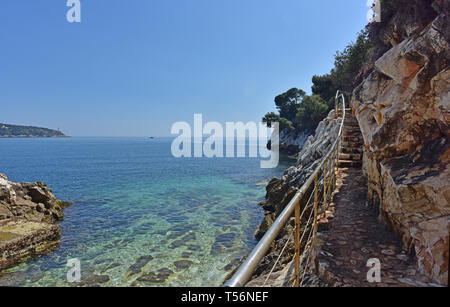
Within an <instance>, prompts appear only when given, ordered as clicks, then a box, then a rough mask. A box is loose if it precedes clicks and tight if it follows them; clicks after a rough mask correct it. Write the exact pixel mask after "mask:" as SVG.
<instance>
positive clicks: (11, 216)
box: [0, 173, 68, 270]
mask: <svg viewBox="0 0 450 307" xmlns="http://www.w3.org/2000/svg"><path fill="white" fill-rule="evenodd" d="M67 205H68V203H64V202H62V201H60V200H58V199H56V197H55V195H53V193H52V191H51V190H50V189H49V188H48V187H47V185H46V184H45V183H42V182H36V183H14V182H11V181H9V180H8V178H7V177H6V176H5V175H3V174H1V173H0V270H1V269H3V268H6V267H9V266H11V265H14V264H15V263H17V262H18V261H20V260H21V259H23V258H25V257H28V256H31V255H34V254H36V253H40V252H43V251H45V250H46V249H48V248H51V247H53V246H55V245H56V244H57V240H58V238H59V227H58V226H57V225H54V224H55V223H56V222H57V221H60V220H62V219H63V218H64V215H63V213H62V210H63V209H64V207H65V206H67Z"/></svg>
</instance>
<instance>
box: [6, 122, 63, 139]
mask: <svg viewBox="0 0 450 307" xmlns="http://www.w3.org/2000/svg"><path fill="white" fill-rule="evenodd" d="M67 137H69V136H67V135H65V134H64V133H62V132H61V131H59V130H53V129H48V128H42V127H34V126H20V125H9V124H2V123H0V138H67Z"/></svg>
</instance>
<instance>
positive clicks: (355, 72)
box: [263, 31, 371, 133]
mask: <svg viewBox="0 0 450 307" xmlns="http://www.w3.org/2000/svg"><path fill="white" fill-rule="evenodd" d="M370 47H371V44H370V41H369V37H368V31H362V32H360V33H359V34H358V37H357V39H356V41H355V42H352V43H350V44H349V45H348V46H347V47H346V48H345V49H344V50H343V51H341V52H339V51H338V52H337V53H336V55H335V62H334V68H333V69H332V70H331V71H330V73H328V74H326V75H323V76H314V77H313V78H312V82H313V86H312V89H311V90H312V94H311V95H307V94H306V92H305V91H303V90H301V89H297V88H292V89H290V90H288V91H286V92H285V93H282V94H280V95H278V96H277V97H275V105H276V106H277V109H278V111H279V114H276V113H274V112H271V113H267V114H266V115H265V116H264V118H263V122H265V123H268V125H269V126H270V124H271V123H272V122H279V123H280V130H289V131H292V132H297V133H299V132H300V131H305V130H306V131H310V132H312V131H314V130H315V128H316V127H317V125H318V124H319V122H320V121H321V120H322V119H324V118H325V117H326V116H327V114H328V113H329V112H330V110H332V109H334V97H335V94H336V91H337V90H341V91H343V92H344V95H346V98H347V101H349V99H350V96H351V93H352V91H353V90H354V89H355V87H356V86H357V85H358V83H359V82H361V81H362V79H363V77H364V76H366V75H367V72H368V69H369V67H368V66H367V65H366V63H367V62H368V59H369V50H370Z"/></svg>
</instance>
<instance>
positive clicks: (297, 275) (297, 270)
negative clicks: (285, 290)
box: [294, 201, 300, 287]
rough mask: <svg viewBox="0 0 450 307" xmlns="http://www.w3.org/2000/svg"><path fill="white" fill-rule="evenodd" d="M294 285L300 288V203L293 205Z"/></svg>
mask: <svg viewBox="0 0 450 307" xmlns="http://www.w3.org/2000/svg"><path fill="white" fill-rule="evenodd" d="M294 258H295V259H294V261H295V284H294V287H299V286H300V201H297V203H296V204H295V257H294Z"/></svg>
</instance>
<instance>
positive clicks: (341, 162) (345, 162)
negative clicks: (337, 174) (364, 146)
mask: <svg viewBox="0 0 450 307" xmlns="http://www.w3.org/2000/svg"><path fill="white" fill-rule="evenodd" d="M361 166H362V161H353V160H339V167H361Z"/></svg>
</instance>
